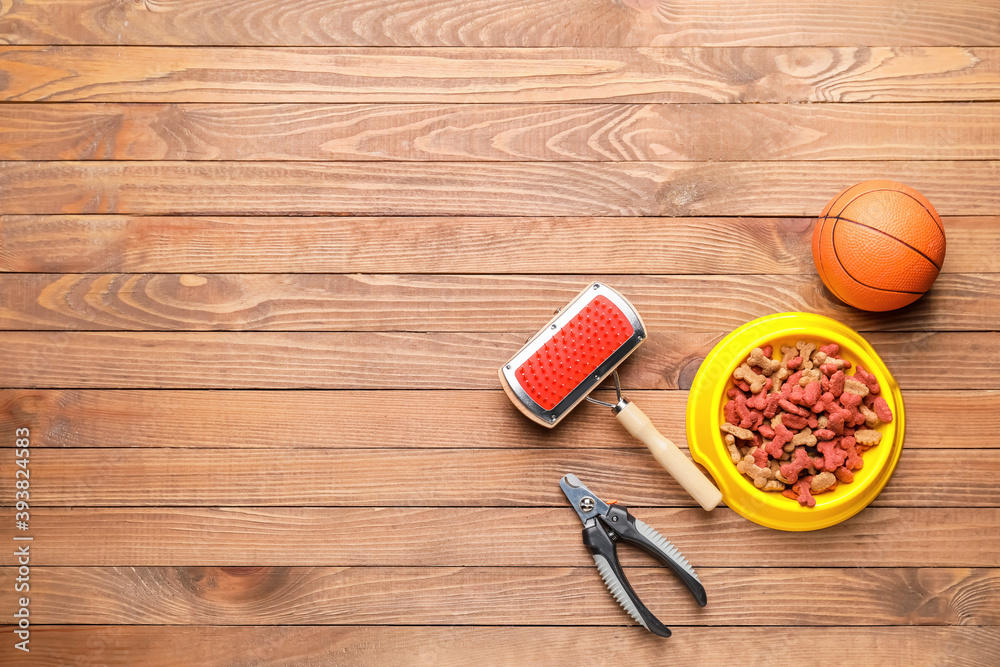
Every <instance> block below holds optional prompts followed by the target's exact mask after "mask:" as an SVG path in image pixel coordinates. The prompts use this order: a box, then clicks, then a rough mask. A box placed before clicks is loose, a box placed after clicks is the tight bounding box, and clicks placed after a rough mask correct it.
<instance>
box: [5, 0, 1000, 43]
mask: <svg viewBox="0 0 1000 667" xmlns="http://www.w3.org/2000/svg"><path fill="white" fill-rule="evenodd" d="M998 34H1000V11H998V9H997V7H995V6H994V5H992V4H990V3H980V2H975V1H974V0H949V1H948V2H944V3H932V4H923V3H910V4H903V5H899V4H897V3H892V2H889V1H888V0H875V1H868V2H860V1H859V0H845V1H844V2H841V3H839V4H838V5H837V7H836V8H834V7H831V6H830V5H828V4H827V3H824V2H818V1H816V0H810V1H806V2H791V1H789V0H754V1H753V2H744V3H741V4H740V5H739V6H738V7H737V6H734V5H732V4H731V3H727V2H724V1H722V0H711V1H708V2H705V1H702V2H693V1H691V0H686V1H684V2H672V3H669V4H668V3H665V2H657V1H649V0H625V1H623V2H587V1H586V0H568V1H566V2H562V3H559V4H553V3H551V2H544V1H543V0H472V1H471V2H465V3H462V4H461V5H460V6H456V5H455V4H454V3H453V2H449V1H448V0H415V1H412V2H407V3H405V5H402V6H400V5H396V4H391V5H385V4H382V3H377V2H373V1H372V0H325V1H322V2H309V3H291V4H281V3H277V4H276V3H269V2H263V1H262V0H232V1H231V2H226V3H223V4H218V3H214V2H210V0H156V1H155V2H153V1H152V0H149V1H142V0H140V1H139V2H129V3H111V4H109V3H106V2H102V1H101V0H62V1H61V2H58V3H53V2H46V1H44V0H19V1H18V2H12V3H9V4H7V5H5V6H4V11H3V13H2V14H0V38H2V39H3V40H4V41H5V42H7V43H10V44H179V45H192V46H205V45H221V46H226V45H242V46H270V45H274V46H284V45H303V46H369V45H372V46H666V45H671V46H707V45H712V46H726V45H749V44H757V45H764V46H813V45H827V46H842V45H849V46H854V45H858V46H881V45H883V44H886V43H889V42H891V43H893V44H905V45H913V46H932V45H940V46H949V45H952V44H969V45H996V44H997V43H998V38H997V35H998Z"/></svg>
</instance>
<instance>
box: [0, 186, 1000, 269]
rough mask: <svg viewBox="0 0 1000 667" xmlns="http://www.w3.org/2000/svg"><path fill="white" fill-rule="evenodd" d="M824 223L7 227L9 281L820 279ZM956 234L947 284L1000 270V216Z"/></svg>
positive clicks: (285, 222) (18, 220) (2, 232)
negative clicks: (66, 277) (85, 276)
mask: <svg viewBox="0 0 1000 667" xmlns="http://www.w3.org/2000/svg"><path fill="white" fill-rule="evenodd" d="M831 196H832V195H831ZM816 213H817V214H818V211H817V212H816ZM813 222H814V219H813V218H628V217H622V218H614V219H613V220H608V219H602V218H538V217H525V218H490V217H483V218H470V217H461V216H459V217H421V218H413V217H409V218H407V217H391V218H384V217H383V218H355V217H336V218H323V217H311V218H302V217H295V218H269V217H241V218H227V217H213V218H205V217H146V216H137V217H131V216H79V215H45V216H24V215H4V216H0V270H2V271H29V272H39V271H40V272H49V273H129V272H134V273H145V272H166V273H235V272H250V273H399V272H407V273H511V274H536V273H578V274H587V275H590V276H597V275H602V274H631V273H635V274H640V273H646V274H676V273H684V274H715V273H724V274H770V275H777V274H786V275H787V274H810V275H812V274H813V273H814V272H815V270H816V269H815V267H814V266H813V261H812V249H811V245H810V244H811V242H812V227H813ZM944 226H945V229H946V230H947V235H948V253H947V255H946V256H945V261H944V267H943V272H944V273H997V272H1000V240H998V239H997V235H996V231H995V230H996V229H997V228H1000V217H998V216H982V217H945V218H944ZM609 231H613V232H614V233H609ZM498 258H499V259H498Z"/></svg>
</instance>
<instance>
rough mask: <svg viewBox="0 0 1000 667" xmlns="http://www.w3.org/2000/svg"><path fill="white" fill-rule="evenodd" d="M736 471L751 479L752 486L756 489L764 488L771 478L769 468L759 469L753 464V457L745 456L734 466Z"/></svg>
mask: <svg viewBox="0 0 1000 667" xmlns="http://www.w3.org/2000/svg"><path fill="white" fill-rule="evenodd" d="M736 469H737V470H739V471H740V473H742V474H744V475H746V476H748V477H750V478H752V479H753V485H754V486H756V487H757V488H758V489H762V488H764V485H765V484H766V483H767V480H769V479H771V477H773V473H772V472H771V469H770V468H761V467H760V466H758V465H757V464H756V463H754V459H753V455H752V454H747V455H746V456H744V457H743V460H742V461H740V462H739V463H737V464H736Z"/></svg>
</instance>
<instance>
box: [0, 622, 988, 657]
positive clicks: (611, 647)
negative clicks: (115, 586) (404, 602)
mask: <svg viewBox="0 0 1000 667" xmlns="http://www.w3.org/2000/svg"><path fill="white" fill-rule="evenodd" d="M458 611H460V610H456V612H458ZM627 620H628V619H627V618H626V621H627ZM11 629H12V628H11V626H6V627H0V632H4V633H5V634H8V635H9V634H10V630H11ZM31 632H32V635H31V637H32V644H31V652H32V664H38V665H45V666H55V665H64V664H66V663H70V664H72V663H73V662H78V661H79V659H80V658H83V659H86V660H87V661H88V662H89V663H90V664H101V665H107V666H108V667H119V666H120V667H132V666H133V665H135V664H137V663H141V664H142V665H144V667H189V666H190V665H192V664H197V665H201V666H202V667H229V666H231V665H233V664H246V665H256V664H266V665H274V666H275V667H293V666H295V665H303V664H323V665H326V664H350V665H357V666H358V667H368V666H372V667H382V666H383V665H387V664H395V665H403V664H405V665H433V666H434V667H448V666H455V665H469V664H489V665H497V666H498V667H504V666H507V665H510V666H511V667H521V666H523V665H525V664H552V663H553V662H565V663H566V664H588V665H620V664H623V663H631V662H639V663H644V664H654V663H657V662H658V661H662V660H663V656H664V653H665V652H667V648H666V647H667V645H666V644H664V643H663V642H661V641H659V640H657V639H656V638H655V637H653V636H652V635H650V634H649V633H647V632H646V631H644V630H641V629H639V628H634V627H608V628H602V629H601V630H600V631H595V630H594V629H593V628H586V627H579V628H576V627H571V628H566V627H552V628H537V627H469V628H461V627H440V628H439V627H398V626H396V627H392V626H390V627H385V626H381V625H379V626H375V627H338V626H332V627H331V626H271V627H231V626H190V627H175V626H168V627H164V626H143V627H135V626H121V625H116V626H93V625H83V626H54V627H51V626H39V627H38V628H35V627H32V629H31ZM786 632H789V633H792V632H794V635H795V637H796V641H797V642H801V644H802V645H803V646H807V647H808V648H809V651H810V652H813V653H815V654H818V655H835V656H837V657H838V658H839V659H842V660H843V661H844V662H845V664H880V665H916V664H935V665H948V666H949V667H981V665H988V664H995V663H996V662H997V661H998V660H1000V649H998V648H997V647H998V646H1000V631H998V630H997V629H996V628H992V627H964V628H962V627H937V628H933V627H932V628H869V627H844V628H795V629H794V630H791V629H789V630H787V631H786ZM36 633H37V634H36ZM761 635H762V631H761V630H760V629H757V628H702V627H692V628H681V629H679V630H678V631H677V632H676V633H675V634H674V636H673V637H671V638H670V644H669V655H670V658H671V660H676V661H677V662H679V663H682V664H699V663H700V662H703V661H704V660H705V657H706V652H707V651H708V650H710V651H711V656H712V660H713V661H717V662H718V663H720V664H754V665H757V664H761V665H762V664H767V665H775V666H776V667H785V666H787V667H795V666H797V665H800V664H801V660H802V658H801V656H800V655H798V653H797V652H795V651H792V652H776V651H775V650H774V643H773V642H772V641H763V640H761ZM36 642H37V646H36ZM223 646H224V647H226V650H224V651H223V650H220V647H223ZM14 652H15V649H14V647H13V642H6V643H4V644H3V645H2V646H0V659H6V658H7V657H8V656H9V657H10V658H11V659H12V660H14V659H18V658H22V657H23V656H14V655H13V654H14Z"/></svg>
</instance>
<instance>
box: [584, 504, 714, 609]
mask: <svg viewBox="0 0 1000 667" xmlns="http://www.w3.org/2000/svg"><path fill="white" fill-rule="evenodd" d="M597 518H598V520H599V521H600V522H601V523H603V524H604V527H605V528H606V529H607V530H609V531H611V532H613V533H615V535H616V536H617V537H619V538H620V539H622V540H625V541H626V542H628V543H629V544H634V545H635V546H637V547H639V548H640V549H642V550H643V551H645V552H647V553H649V554H650V555H652V556H654V557H655V558H656V559H657V560H659V561H660V562H661V563H663V564H664V565H666V566H667V567H669V568H670V569H671V570H673V571H674V574H676V575H677V577H678V578H679V579H680V580H681V581H682V582H683V583H684V585H685V586H686V587H687V589H688V590H689V591H691V595H693V596H694V599H695V601H696V602H697V603H698V606H700V607H704V606H705V605H706V604H708V596H707V594H706V593H705V587H704V586H702V584H701V581H700V580H699V579H698V576H697V575H696V574H695V573H694V568H692V567H691V565H690V564H689V563H688V562H687V559H686V558H684V556H682V555H681V554H680V552H679V551H677V548H676V547H675V546H674V545H673V544H671V543H670V542H668V541H667V540H666V539H665V538H664V537H663V536H662V535H660V534H659V533H658V532H656V531H655V530H654V529H653V528H651V527H650V526H649V525H647V524H645V523H643V522H642V521H640V520H638V519H636V518H635V517H634V516H632V515H631V514H629V511H628V510H627V509H625V508H624V507H618V506H616V505H612V506H611V508H610V509H609V510H608V513H607V514H606V515H603V516H599V517H597Z"/></svg>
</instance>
